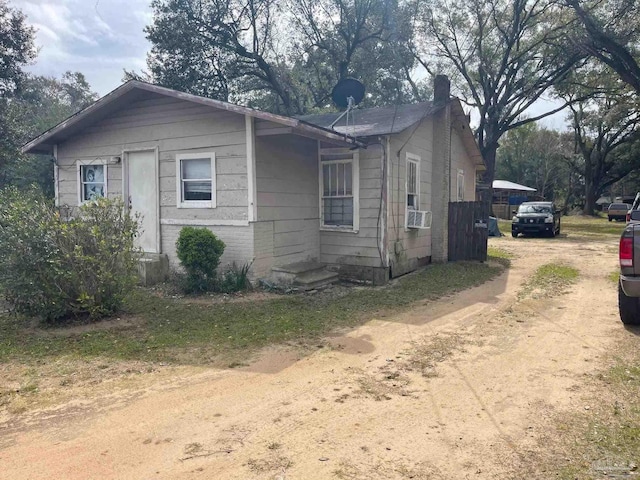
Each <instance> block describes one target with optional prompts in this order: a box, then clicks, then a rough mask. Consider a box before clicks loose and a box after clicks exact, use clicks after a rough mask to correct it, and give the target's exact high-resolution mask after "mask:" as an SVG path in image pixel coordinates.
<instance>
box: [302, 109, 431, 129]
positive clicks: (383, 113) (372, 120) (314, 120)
mask: <svg viewBox="0 0 640 480" xmlns="http://www.w3.org/2000/svg"><path fill="white" fill-rule="evenodd" d="M439 108H441V107H439V106H438V107H436V106H434V105H433V104H432V102H422V103H414V104H411V105H397V106H394V105H392V106H388V107H374V108H363V109H356V110H354V111H353V113H352V116H351V118H352V119H353V120H351V119H350V121H349V125H348V126H347V125H346V117H343V118H342V119H340V121H339V122H338V123H337V124H336V126H335V127H334V130H335V131H337V132H340V133H345V134H347V135H351V136H356V137H368V136H374V135H389V134H392V133H398V132H402V131H403V130H406V129H407V128H409V127H410V126H411V125H414V124H415V123H416V122H418V121H420V120H422V119H423V118H425V117H427V116H429V115H431V114H433V113H435V112H436V111H437V110H438V109H439ZM340 115H341V112H336V113H324V114H320V115H303V116H299V117H296V118H298V119H300V120H303V121H305V122H307V123H311V124H313V125H317V126H319V127H322V128H329V127H330V126H331V124H332V123H333V122H334V121H335V120H336V118H338V117H339V116H340Z"/></svg>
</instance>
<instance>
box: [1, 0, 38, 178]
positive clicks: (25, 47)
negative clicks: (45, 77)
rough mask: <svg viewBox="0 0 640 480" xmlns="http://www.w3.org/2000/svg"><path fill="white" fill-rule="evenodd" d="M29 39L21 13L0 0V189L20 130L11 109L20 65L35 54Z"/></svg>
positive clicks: (30, 32) (29, 31)
mask: <svg viewBox="0 0 640 480" xmlns="http://www.w3.org/2000/svg"><path fill="white" fill-rule="evenodd" d="M33 38H34V30H33V28H32V27H30V26H29V25H27V21H26V18H25V16H24V14H23V13H22V12H21V11H20V10H16V9H13V8H11V7H9V4H8V3H7V1H6V0H0V188H2V186H3V185H4V184H5V183H6V165H7V163H8V162H10V161H11V159H12V158H13V157H14V155H15V152H16V149H17V147H18V146H19V143H18V139H19V138H20V135H21V133H22V132H23V129H22V125H21V123H20V121H19V118H16V117H15V116H13V115H12V114H11V108H12V102H13V101H14V100H13V97H14V96H15V94H16V92H17V91H19V89H20V87H21V85H22V82H23V81H24V78H25V73H24V71H23V68H24V67H25V66H26V65H28V64H29V63H30V62H31V61H32V60H33V59H34V58H35V56H36V49H35V46H34V43H33Z"/></svg>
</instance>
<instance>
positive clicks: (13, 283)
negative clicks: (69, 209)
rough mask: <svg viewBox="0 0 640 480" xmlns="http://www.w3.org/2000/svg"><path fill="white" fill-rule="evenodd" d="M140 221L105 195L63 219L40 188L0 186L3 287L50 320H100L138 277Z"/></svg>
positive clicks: (21, 309) (27, 310) (17, 302)
mask: <svg viewBox="0 0 640 480" xmlns="http://www.w3.org/2000/svg"><path fill="white" fill-rule="evenodd" d="M137 231H138V220H137V219H136V218H132V217H131V216H130V215H129V212H128V210H127V209H125V208H124V204H123V202H122V200H108V199H105V198H100V199H98V200H96V201H94V202H89V203H87V204H85V205H83V206H82V207H80V209H79V211H78V214H77V215H76V217H75V218H72V219H70V220H65V219H63V218H62V217H61V215H60V212H59V211H58V209H56V208H55V207H54V206H53V205H52V204H51V202H50V201H49V200H48V199H46V198H45V197H44V196H43V195H42V194H41V193H38V192H36V191H29V192H26V193H22V192H19V191H18V190H16V189H7V190H5V191H2V192H0V294H2V295H3V296H4V298H5V300H6V301H7V302H8V304H9V305H10V306H11V307H13V309H14V310H15V311H16V312H18V313H22V314H25V315H29V316H37V317H40V318H42V319H44V320H45V321H48V322H57V321H60V320H62V319H65V318H69V317H78V316H88V317H89V318H91V319H97V318H100V317H104V316H107V315H111V314H113V313H115V312H116V311H118V310H119V309H120V307H121V306H122V303H123V301H124V300H125V298H126V296H127V295H128V294H129V293H130V292H131V291H132V288H133V287H134V285H135V284H136V282H137V260H138V256H139V251H138V249H137V248H136V247H135V246H134V237H135V235H136V233H137Z"/></svg>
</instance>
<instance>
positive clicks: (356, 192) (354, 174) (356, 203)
mask: <svg viewBox="0 0 640 480" xmlns="http://www.w3.org/2000/svg"><path fill="white" fill-rule="evenodd" d="M346 154H349V155H351V159H348V158H345V159H339V160H322V158H323V155H346ZM347 163H350V164H351V195H330V196H328V197H325V195H324V172H323V166H325V165H332V164H347ZM359 163H360V154H359V152H358V151H357V150H355V151H352V150H350V149H348V148H320V147H318V185H319V192H318V193H319V204H320V230H326V231H333V232H335V231H339V232H350V233H358V231H359V228H360V169H359ZM325 198H353V224H352V225H327V224H325V223H324V200H325Z"/></svg>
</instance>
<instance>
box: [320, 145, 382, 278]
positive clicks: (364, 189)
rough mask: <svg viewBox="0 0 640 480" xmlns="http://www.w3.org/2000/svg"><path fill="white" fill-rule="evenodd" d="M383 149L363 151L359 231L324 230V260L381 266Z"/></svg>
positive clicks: (322, 244) (372, 148) (375, 147)
mask: <svg viewBox="0 0 640 480" xmlns="http://www.w3.org/2000/svg"><path fill="white" fill-rule="evenodd" d="M381 166H382V150H381V148H380V147H379V146H372V147H370V148H369V149H367V150H360V157H359V171H360V191H359V194H360V209H359V224H360V225H359V229H358V232H357V233H353V232H340V231H335V230H332V231H329V230H323V231H321V232H320V260H321V261H322V262H323V263H328V264H334V263H335V264H340V265H353V266H366V267H381V266H382V262H381V260H380V254H379V252H378V237H379V233H378V232H379V230H378V215H379V213H380V195H381V190H382V174H381Z"/></svg>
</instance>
